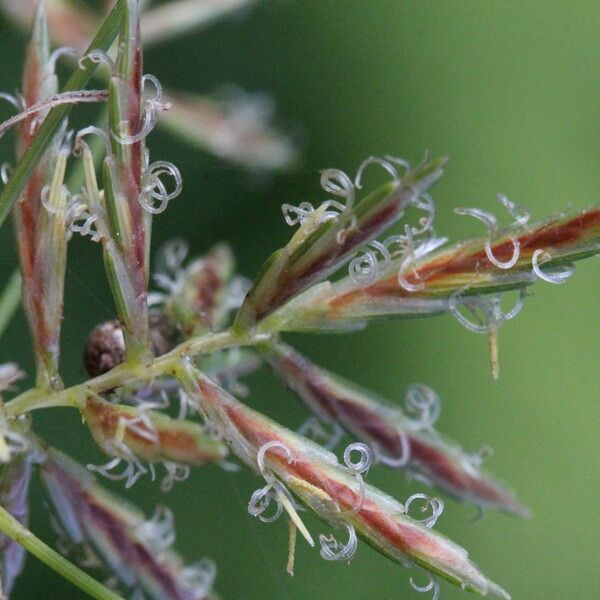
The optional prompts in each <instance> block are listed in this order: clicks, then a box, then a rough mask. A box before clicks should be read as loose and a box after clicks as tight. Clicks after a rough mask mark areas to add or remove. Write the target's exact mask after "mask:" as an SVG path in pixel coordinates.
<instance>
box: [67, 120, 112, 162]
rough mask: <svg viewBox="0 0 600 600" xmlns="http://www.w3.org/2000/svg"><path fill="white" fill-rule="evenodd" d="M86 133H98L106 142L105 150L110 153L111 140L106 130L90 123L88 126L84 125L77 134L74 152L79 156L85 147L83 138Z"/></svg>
mask: <svg viewBox="0 0 600 600" xmlns="http://www.w3.org/2000/svg"><path fill="white" fill-rule="evenodd" d="M86 135H97V136H98V137H99V138H100V139H101V140H102V141H103V142H104V151H105V152H106V153H107V154H110V152H111V150H110V140H109V139H108V135H107V133H106V131H104V130H103V129H100V128H99V127H95V126H94V125H90V126H88V127H84V128H83V129H80V130H79V131H78V132H77V133H76V134H75V143H74V144H73V154H75V155H76V156H79V155H80V154H81V151H82V150H83V148H84V143H83V138H84V136H86Z"/></svg>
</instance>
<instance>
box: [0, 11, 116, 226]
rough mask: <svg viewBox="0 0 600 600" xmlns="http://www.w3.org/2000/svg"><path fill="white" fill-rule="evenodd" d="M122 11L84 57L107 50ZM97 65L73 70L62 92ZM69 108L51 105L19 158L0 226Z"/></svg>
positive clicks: (2, 202)
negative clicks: (95, 51)
mask: <svg viewBox="0 0 600 600" xmlns="http://www.w3.org/2000/svg"><path fill="white" fill-rule="evenodd" d="M125 11H126V2H125V0H119V1H118V2H117V4H116V5H115V7H114V8H113V10H112V11H111V13H110V14H109V15H108V17H107V19H106V20H105V21H104V23H103V24H102V26H101V27H100V29H99V31H98V33H97V35H96V37H95V38H94V39H93V40H92V43H91V44H90V46H89V48H88V49H87V51H86V54H87V53H89V52H91V51H92V50H103V51H107V50H108V49H109V48H110V46H111V45H112V43H113V42H114V40H115V38H116V37H117V34H118V32H119V28H120V24H121V21H122V19H123V16H124V15H125ZM97 66H98V65H97V63H94V62H92V61H89V60H88V61H86V62H85V67H83V68H77V69H76V70H75V71H74V73H73V74H72V75H71V77H70V78H69V81H67V84H66V85H65V88H64V91H65V92H71V91H75V90H81V89H83V88H84V87H85V86H86V85H87V83H88V82H89V80H90V78H91V77H92V75H93V73H94V71H95V70H96V67H97ZM71 106H72V105H71V104H61V105H60V106H55V107H54V108H53V109H52V110H51V111H50V112H49V113H48V116H47V117H46V118H45V119H44V122H43V123H42V125H41V127H40V129H39V131H38V133H37V134H36V136H35V137H34V139H33V141H32V142H31V144H30V145H29V147H28V148H27V151H26V152H25V154H24V155H23V158H21V160H20V161H19V163H18V164H17V166H16V167H15V170H14V172H13V174H12V176H11V178H10V179H9V180H8V182H7V184H6V186H5V187H4V189H3V190H2V193H1V194H0V227H1V226H2V224H3V223H4V221H5V220H6V217H7V216H8V215H9V213H10V211H11V209H12V207H13V204H14V203H15V202H16V200H17V198H18V197H19V194H20V193H21V192H22V191H23V189H24V188H25V185H26V184H27V181H28V180H29V176H30V175H31V173H32V172H33V170H34V169H35V167H36V166H37V164H38V162H39V161H40V160H41V158H42V156H43V155H44V152H45V151H46V148H47V147H48V145H49V144H50V142H51V141H52V139H53V138H54V135H55V134H56V132H57V131H58V129H59V127H60V125H61V123H62V122H63V121H64V119H65V117H66V116H67V115H68V114H69V111H70V110H71Z"/></svg>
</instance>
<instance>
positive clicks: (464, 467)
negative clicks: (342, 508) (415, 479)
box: [264, 343, 528, 516]
mask: <svg viewBox="0 0 600 600" xmlns="http://www.w3.org/2000/svg"><path fill="white" fill-rule="evenodd" d="M264 353H265V356H266V358H267V360H268V362H269V363H270V364H271V366H272V367H273V368H274V369H275V370H276V371H277V372H278V373H279V374H280V375H281V377H282V378H283V380H284V381H285V383H286V384H287V385H288V386H289V387H290V388H291V389H292V390H293V391H294V392H296V393H297V395H298V396H299V397H300V398H301V399H302V400H303V401H304V402H305V403H306V404H307V406H308V407H309V408H310V409H311V410H313V411H314V412H315V413H316V414H317V415H319V416H321V417H322V418H324V419H325V420H327V421H329V422H332V423H339V424H340V425H342V426H343V427H344V428H345V429H346V430H347V431H349V432H350V433H351V434H353V435H355V436H356V437H357V438H358V439H359V440H361V441H363V442H365V443H367V444H369V445H370V446H372V447H373V448H375V449H378V451H383V452H384V453H385V456H386V459H385V460H384V461H383V462H385V463H387V464H389V465H391V466H396V467H399V468H404V469H407V470H409V471H416V472H418V473H419V474H421V475H422V476H424V477H425V478H426V479H427V480H430V481H431V482H432V483H434V484H435V485H437V486H438V487H440V488H442V489H443V490H445V491H447V492H448V493H450V494H452V495H453V496H455V497H457V498H459V499H461V500H464V501H468V502H472V503H474V504H476V505H478V506H481V507H491V508H496V509H499V510H504V511H507V512H512V513H515V514H518V515H520V516H526V515H527V514H528V512H527V510H526V509H525V508H524V507H523V506H522V505H521V504H520V503H519V502H518V501H517V500H516V498H515V496H514V495H513V494H512V492H510V491H509V490H508V489H506V488H505V487H504V486H502V485H500V484H499V483H497V482H496V481H494V480H493V479H492V478H491V477H490V476H489V475H487V474H485V473H483V472H482V471H481V470H480V469H479V468H478V467H477V466H476V464H475V463H474V460H473V458H472V457H471V456H470V455H468V454H467V453H466V452H464V451H463V450H462V449H461V448H460V446H459V445H458V444H456V443H455V442H452V441H451V440H448V439H447V438H444V437H442V436H441V435H440V434H438V433H437V432H435V431H433V430H432V429H431V424H426V425H429V427H424V426H423V424H420V423H419V421H418V420H414V419H411V418H409V417H408V416H407V415H406V414H405V413H404V412H403V411H402V410H401V409H400V408H399V407H397V406H395V405H392V404H391V403H389V402H386V401H385V400H383V399H381V398H379V397H377V396H376V395H375V394H373V393H371V392H369V391H367V390H364V389H362V388H359V387H358V386H356V385H354V384H352V383H350V382H348V381H345V380H343V379H342V378H340V377H338V376H335V375H334V374H333V373H330V372H328V371H326V370H325V369H321V368H319V367H317V366H316V365H314V364H313V363H311V362H310V361H309V360H308V359H306V358H305V357H304V356H302V355H301V354H299V353H298V352H296V351H295V350H293V349H292V348H291V347H289V346H286V345H284V344H282V343H276V344H270V345H269V346H267V347H266V348H265V352H264Z"/></svg>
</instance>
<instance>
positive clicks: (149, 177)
mask: <svg viewBox="0 0 600 600" xmlns="http://www.w3.org/2000/svg"><path fill="white" fill-rule="evenodd" d="M161 175H169V176H170V177H172V178H173V182H174V188H173V190H172V191H171V192H167V189H166V187H165V184H164V183H163V182H162V181H161V179H160V176H161ZM145 179H146V183H145V185H144V187H143V189H142V191H141V192H140V195H139V196H138V201H139V203H140V204H141V205H142V207H143V208H144V209H145V210H147V211H148V212H149V213H152V214H155V215H158V214H160V213H161V212H163V211H164V210H165V209H166V208H167V205H168V204H169V201H170V200H172V199H173V198H176V197H177V196H179V194H180V193H181V190H182V185H183V184H182V178H181V173H180V172H179V169H178V168H177V167H176V166H175V165H174V164H172V163H170V162H167V161H165V160H158V161H156V162H153V163H152V164H151V165H150V166H149V167H148V170H147V173H146V177H145ZM152 199H154V200H156V201H157V202H154V201H153V200H152Z"/></svg>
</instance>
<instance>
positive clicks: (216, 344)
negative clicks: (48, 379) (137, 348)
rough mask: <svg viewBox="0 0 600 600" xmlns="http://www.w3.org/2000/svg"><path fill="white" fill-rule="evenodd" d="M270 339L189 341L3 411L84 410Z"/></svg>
mask: <svg viewBox="0 0 600 600" xmlns="http://www.w3.org/2000/svg"><path fill="white" fill-rule="evenodd" d="M268 337H269V336H267V335H265V334H259V335H254V334H252V335H248V336H240V335H238V334H236V333H234V332H233V331H231V330H227V331H223V332H221V333H211V334H208V335H203V336H199V337H194V338H190V339H189V340H187V341H185V342H183V343H181V344H179V346H176V347H175V348H174V349H173V350H171V351H170V352H168V353H167V354H163V355H162V356H159V357H158V358H156V359H154V360H152V361H150V362H149V363H147V364H140V363H138V362H124V363H122V364H120V365H119V366H118V367H115V368H114V369H112V370H110V371H108V372H107V373H104V374H103V375H99V376H98V377H95V378H93V379H90V380H88V381H86V382H85V383H80V384H78V385H74V386H72V387H69V388H67V389H65V390H62V391H60V392H55V393H48V391H47V390H38V389H31V390H28V391H26V392H23V393H22V394H20V395H19V396H17V397H16V398H14V399H13V400H11V401H10V402H8V403H7V404H5V406H4V408H5V411H6V414H7V416H12V417H14V416H17V415H21V414H24V413H26V412H30V411H33V410H37V409H40V408H51V407H57V406H69V407H74V408H81V407H82V406H83V404H84V402H85V400H86V399H87V397H88V396H89V394H101V393H102V392H106V391H107V390H112V389H114V388H117V387H120V386H122V385H125V384H128V383H133V382H139V381H149V380H151V379H154V378H156V377H160V376H161V375H170V374H173V372H174V370H175V368H176V366H177V365H178V364H179V363H180V361H181V359H182V358H185V357H187V356H194V355H196V354H210V353H214V352H218V351H219V350H225V349H226V348H232V347H240V346H253V345H256V344H258V343H260V342H264V341H265V340H266V339H267V338H268Z"/></svg>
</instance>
